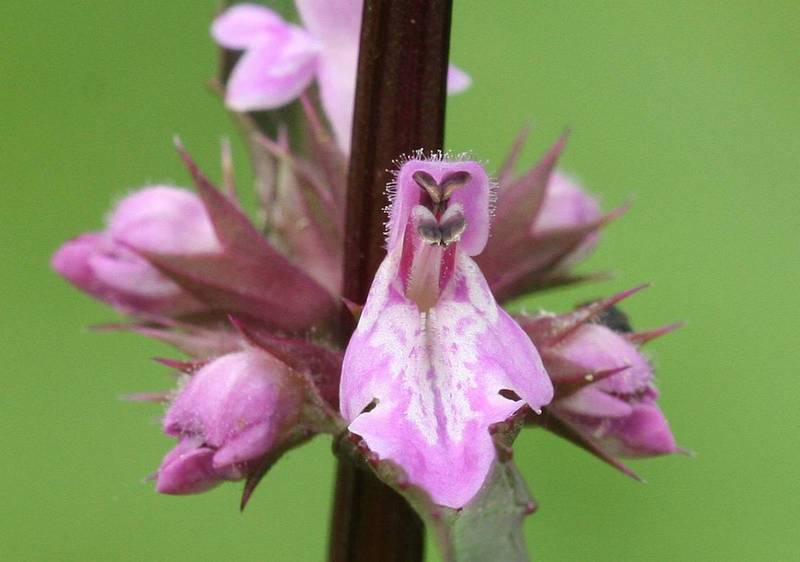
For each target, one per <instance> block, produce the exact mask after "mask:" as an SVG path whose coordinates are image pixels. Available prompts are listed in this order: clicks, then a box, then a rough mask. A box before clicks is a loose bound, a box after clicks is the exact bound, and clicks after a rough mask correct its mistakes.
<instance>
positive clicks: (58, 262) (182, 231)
mask: <svg viewBox="0 0 800 562" xmlns="http://www.w3.org/2000/svg"><path fill="white" fill-rule="evenodd" d="M219 247H220V244H219V241H218V240H217V237H216V235H215V234H214V229H213V226H212V224H211V221H210V219H209V217H208V214H207V213H206V210H205V207H203V204H202V202H201V201H200V199H199V198H198V197H197V196H196V195H195V194H194V193H191V192H189V191H186V190H183V189H178V188H175V187H167V186H155V187H148V188H145V189H142V190H140V191H137V192H135V193H133V194H131V195H129V196H128V197H125V198H124V199H123V200H122V201H120V202H119V204H118V205H117V206H116V208H115V209H114V211H113V212H112V213H111V215H110V217H109V219H108V225H107V227H106V229H105V230H104V231H103V232H93V233H86V234H83V235H80V236H78V237H77V238H74V239H72V240H70V241H68V242H66V243H65V244H64V245H63V246H62V247H61V248H60V249H59V250H58V251H57V252H56V253H55V255H54V256H53V258H52V262H51V264H52V267H53V269H55V270H56V271H57V272H58V273H59V274H60V275H62V276H63V277H64V278H65V279H67V281H69V282H70V283H72V284H73V285H75V286H76V287H77V288H79V289H81V290H82V291H84V292H86V293H88V294H90V295H91V296H93V297H95V298H97V299H99V300H102V301H104V302H107V303H109V304H111V305H112V306H114V307H115V308H117V309H118V310H120V311H121V312H125V313H132V314H136V313H159V314H162V315H167V316H177V315H181V314H186V313H189V312H197V311H199V310H202V309H203V308H204V305H202V304H201V303H199V302H198V301H196V300H195V299H194V298H192V297H191V296H190V295H188V294H187V293H186V292H185V291H184V290H183V289H181V288H180V287H179V286H178V285H177V284H175V283H174V282H173V281H172V280H170V279H168V278H167V277H166V276H164V275H163V274H162V273H161V272H160V271H159V270H158V269H156V268H155V267H154V266H153V265H151V264H150V263H149V262H148V261H147V260H145V259H144V258H143V257H141V256H140V255H139V254H138V253H137V252H136V250H143V251H150V252H157V253H162V254H197V253H206V252H213V251H216V250H218V249H219Z"/></svg>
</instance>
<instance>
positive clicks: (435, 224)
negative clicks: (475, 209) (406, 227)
mask: <svg viewBox="0 0 800 562" xmlns="http://www.w3.org/2000/svg"><path fill="white" fill-rule="evenodd" d="M414 225H415V226H416V229H417V233H418V234H419V236H420V238H422V240H423V241H424V242H425V243H426V244H428V245H430V246H442V247H444V246H448V245H449V244H451V243H453V242H457V241H458V240H459V239H460V238H461V235H462V234H463V233H464V230H466V228H467V221H466V219H465V218H464V210H463V207H462V206H461V205H460V204H458V203H456V204H454V205H452V206H451V207H449V208H448V209H447V210H446V211H445V213H444V214H443V215H442V216H441V218H439V219H437V218H436V216H435V215H434V214H433V213H432V212H431V210H430V209H428V208H427V207H423V206H422V205H417V206H416V207H414Z"/></svg>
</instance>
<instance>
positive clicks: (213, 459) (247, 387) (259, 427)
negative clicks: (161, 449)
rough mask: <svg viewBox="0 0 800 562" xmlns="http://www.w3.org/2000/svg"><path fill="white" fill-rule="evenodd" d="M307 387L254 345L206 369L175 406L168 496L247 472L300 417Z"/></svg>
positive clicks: (168, 428) (165, 470) (165, 468)
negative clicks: (176, 443) (303, 396)
mask: <svg viewBox="0 0 800 562" xmlns="http://www.w3.org/2000/svg"><path fill="white" fill-rule="evenodd" d="M301 401H302V392H301V390H300V389H299V387H298V385H297V383H296V381H295V380H294V379H293V378H292V376H291V375H290V373H289V369H288V367H286V365H284V364H283V363H281V362H280V361H278V360H277V359H275V358H273V357H272V356H270V355H268V354H266V353H264V352H262V351H259V350H256V349H250V350H247V351H241V352H238V353H231V354H229V355H223V356H222V357H220V358H218V359H215V360H214V361H212V362H211V363H208V364H207V365H205V366H204V367H202V368H201V369H199V370H198V371H197V372H196V373H195V374H194V375H192V378H191V379H190V380H189V381H188V382H187V384H186V386H184V387H183V389H182V390H181V391H180V393H179V394H178V397H177V398H176V399H175V401H174V402H173V403H172V405H171V406H170V408H169V410H168V411H167V415H166V417H165V418H164V432H165V433H167V434H168V435H171V436H173V437H177V438H178V439H179V442H178V445H177V446H176V447H175V448H174V449H173V450H172V451H170V452H169V453H168V454H167V456H166V457H164V460H163V461H162V463H161V467H160V468H159V470H158V482H157V489H158V491H159V492H161V493H165V494H192V493H197V492H203V491H205V490H208V489H209V488H211V487H213V486H215V485H217V484H218V483H220V482H221V481H223V480H238V479H241V478H244V477H245V476H247V475H248V473H249V472H250V471H252V469H253V468H254V463H257V462H258V461H259V460H260V459H262V458H263V457H264V456H265V455H267V454H268V453H270V452H271V451H272V450H273V449H274V448H275V447H276V446H277V445H279V444H280V443H281V442H282V441H283V439H284V438H285V437H286V435H287V433H288V431H289V430H290V429H291V427H292V425H293V424H294V423H295V422H296V420H297V419H298V416H299V413H300V404H301Z"/></svg>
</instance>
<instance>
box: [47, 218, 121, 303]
mask: <svg viewBox="0 0 800 562" xmlns="http://www.w3.org/2000/svg"><path fill="white" fill-rule="evenodd" d="M107 245H108V243H107V242H106V240H105V237H104V236H103V235H101V234H96V233H93V232H92V233H87V234H81V235H80V236H78V237H76V238H73V239H72V240H68V241H66V242H64V244H63V245H62V246H61V247H60V248H59V249H58V251H57V252H56V253H55V254H53V257H52V258H51V260H50V266H51V267H52V268H53V269H54V270H55V271H56V272H57V273H58V274H59V275H61V276H62V277H63V278H64V279H66V280H67V281H69V282H70V283H72V285H74V286H75V287H77V288H78V289H80V290H82V291H85V292H86V293H88V294H90V295H92V296H93V297H95V298H98V299H102V300H106V299H108V298H109V297H110V295H109V292H108V288H107V287H106V286H105V284H104V283H103V282H102V281H100V280H99V279H98V278H97V275H96V274H95V272H94V269H93V268H92V266H91V264H90V263H89V261H90V259H91V258H92V256H94V255H95V254H97V253H98V252H101V251H103V248H105V247H106V246H107Z"/></svg>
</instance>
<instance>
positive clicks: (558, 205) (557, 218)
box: [532, 171, 601, 267]
mask: <svg viewBox="0 0 800 562" xmlns="http://www.w3.org/2000/svg"><path fill="white" fill-rule="evenodd" d="M600 216H601V213H600V204H599V203H598V202H597V199H595V198H594V197H592V196H591V195H589V194H588V193H587V192H586V191H584V190H583V188H582V187H581V186H580V184H578V183H577V182H576V181H575V180H574V179H572V178H570V177H569V176H567V175H565V174H563V173H561V172H558V171H556V172H554V173H553V175H552V176H551V177H550V182H549V183H548V184H547V191H546V192H545V196H544V200H543V201H542V208H541V209H540V210H539V214H538V215H537V217H536V220H535V221H534V223H533V227H532V230H533V234H534V236H535V237H537V236H538V237H543V236H546V235H547V233H548V232H554V231H559V230H561V231H563V230H569V229H575V228H581V227H584V226H586V225H589V224H592V223H594V222H596V221H597V220H598V219H599V218H600ZM599 237H600V235H599V233H598V232H597V231H596V230H595V231H592V232H590V233H589V234H587V235H586V237H585V238H584V240H583V242H581V243H580V245H579V246H578V247H577V248H575V249H574V250H572V251H571V252H570V253H569V254H568V256H567V257H566V259H564V260H562V262H561V264H560V265H561V266H562V267H565V266H566V265H569V264H572V263H575V262H577V261H579V260H580V259H582V258H584V257H586V255H588V254H589V253H590V252H591V251H592V250H593V249H594V247H595V246H596V245H597V241H598V239H599Z"/></svg>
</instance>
